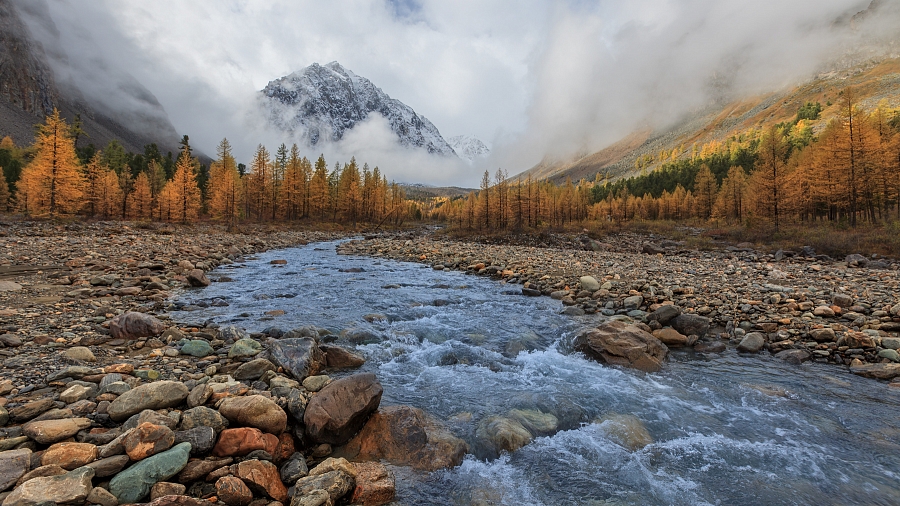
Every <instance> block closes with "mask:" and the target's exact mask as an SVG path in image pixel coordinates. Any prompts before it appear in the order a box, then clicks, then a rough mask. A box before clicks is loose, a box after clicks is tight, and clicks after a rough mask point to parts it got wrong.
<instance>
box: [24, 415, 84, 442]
mask: <svg viewBox="0 0 900 506" xmlns="http://www.w3.org/2000/svg"><path fill="white" fill-rule="evenodd" d="M90 426H91V421H90V420H88V419H87V418H63V419H61V420H42V421H37V422H29V423H26V424H25V425H23V426H22V432H23V433H24V434H25V435H26V436H28V437H30V438H31V439H34V440H35V441H37V442H38V443H41V444H45V445H48V444H53V443H56V442H58V441H62V440H63V439H68V438H70V437H72V436H74V435H75V434H78V431H81V430H85V429H88V428H90Z"/></svg>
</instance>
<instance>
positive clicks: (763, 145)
mask: <svg viewBox="0 0 900 506" xmlns="http://www.w3.org/2000/svg"><path fill="white" fill-rule="evenodd" d="M787 149H788V144H787V140H786V139H785V137H784V133H783V132H782V131H781V129H780V128H778V127H777V126H774V125H773V126H771V127H769V129H768V130H767V131H766V132H765V133H764V134H763V136H762V138H761V139H760V142H759V158H758V159H757V161H756V171H755V172H754V173H753V177H752V178H751V184H752V185H753V189H754V195H755V197H756V207H757V210H758V211H760V214H762V215H763V216H766V217H768V218H771V219H772V221H773V223H774V225H775V231H776V232H777V231H778V226H779V222H780V219H781V214H782V213H781V209H779V204H781V200H782V199H783V198H784V191H785V178H786V172H787V165H786V164H785V157H786V156H787Z"/></svg>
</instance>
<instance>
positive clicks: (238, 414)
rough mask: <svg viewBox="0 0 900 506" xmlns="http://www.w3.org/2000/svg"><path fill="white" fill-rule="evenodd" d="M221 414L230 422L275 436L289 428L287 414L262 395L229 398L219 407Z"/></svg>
mask: <svg viewBox="0 0 900 506" xmlns="http://www.w3.org/2000/svg"><path fill="white" fill-rule="evenodd" d="M219 413H221V414H222V416H224V417H225V418H227V419H228V421H230V422H234V423H236V424H238V425H244V426H248V427H256V428H257V429H260V430H262V431H263V432H268V433H271V434H275V435H278V434H281V433H282V432H284V430H285V428H287V413H285V412H284V410H283V409H281V407H280V406H279V405H278V404H275V401H273V400H272V399H270V398H268V397H263V396H262V395H248V396H245V397H227V398H225V399H223V400H222V403H221V404H220V405H219Z"/></svg>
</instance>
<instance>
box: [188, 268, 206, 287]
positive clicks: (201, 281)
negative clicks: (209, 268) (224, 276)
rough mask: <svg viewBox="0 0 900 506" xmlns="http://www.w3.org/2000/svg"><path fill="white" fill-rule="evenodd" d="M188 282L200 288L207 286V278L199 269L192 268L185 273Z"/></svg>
mask: <svg viewBox="0 0 900 506" xmlns="http://www.w3.org/2000/svg"><path fill="white" fill-rule="evenodd" d="M187 281H188V284H189V285H191V286H193V287H197V288H201V287H204V286H209V278H207V277H206V274H205V273H204V272H203V271H202V270H200V269H194V270H192V271H191V272H189V273H188V274H187Z"/></svg>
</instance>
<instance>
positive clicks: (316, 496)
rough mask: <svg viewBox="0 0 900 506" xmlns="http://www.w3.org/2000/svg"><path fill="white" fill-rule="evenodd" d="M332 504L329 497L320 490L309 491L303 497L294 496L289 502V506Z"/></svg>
mask: <svg viewBox="0 0 900 506" xmlns="http://www.w3.org/2000/svg"><path fill="white" fill-rule="evenodd" d="M332 504H334V501H332V500H331V496H330V495H329V494H328V492H326V491H324V490H321V489H315V490H310V491H309V492H307V493H305V494H303V495H300V494H295V495H294V499H293V500H291V506H328V505H332Z"/></svg>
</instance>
